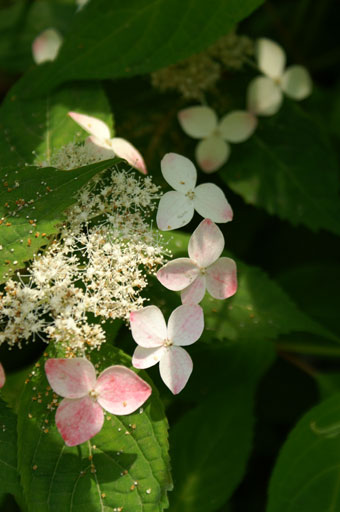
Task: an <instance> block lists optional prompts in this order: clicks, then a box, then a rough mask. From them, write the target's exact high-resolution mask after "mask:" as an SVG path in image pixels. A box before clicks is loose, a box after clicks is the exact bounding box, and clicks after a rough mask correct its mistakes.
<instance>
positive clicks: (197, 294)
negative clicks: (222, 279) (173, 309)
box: [181, 275, 206, 304]
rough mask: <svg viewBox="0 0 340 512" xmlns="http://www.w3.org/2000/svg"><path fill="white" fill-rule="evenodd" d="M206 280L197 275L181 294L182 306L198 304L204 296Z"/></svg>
mask: <svg viewBox="0 0 340 512" xmlns="http://www.w3.org/2000/svg"><path fill="white" fill-rule="evenodd" d="M205 288H206V278H205V276H202V275H199V276H198V277H197V279H195V281H194V282H193V283H192V284H191V285H190V286H188V288H185V290H183V291H182V293H181V301H182V304H198V303H199V302H201V300H202V299H203V297H204V295H205Z"/></svg>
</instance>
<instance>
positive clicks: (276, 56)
mask: <svg viewBox="0 0 340 512" xmlns="http://www.w3.org/2000/svg"><path fill="white" fill-rule="evenodd" d="M255 56H256V60H257V65H258V67H259V69H260V70H261V71H262V73H264V74H265V75H267V76H269V77H270V78H274V79H277V78H280V77H281V76H282V74H283V71H284V69H285V66H286V55H285V52H284V51H283V48H281V46H280V45H279V44H277V43H275V42H274V41H271V40H270V39H266V38H261V39H258V40H257V41H256V48H255Z"/></svg>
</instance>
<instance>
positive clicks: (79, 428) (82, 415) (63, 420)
mask: <svg viewBox="0 0 340 512" xmlns="http://www.w3.org/2000/svg"><path fill="white" fill-rule="evenodd" d="M103 423H104V413H103V409H102V408H101V406H100V405H99V404H98V403H97V402H95V401H94V400H93V399H92V398H90V397H89V396H84V397H83V398H79V399H75V400H72V399H69V398H64V400H62V401H61V403H60V404H59V406H58V409H57V412H56V425H57V428H58V430H59V432H60V434H61V436H62V438H63V439H64V441H65V443H66V444H67V446H76V445H78V444H81V443H84V442H85V441H88V440H89V439H91V437H93V436H95V435H96V434H98V432H99V431H100V430H101V428H102V426H103Z"/></svg>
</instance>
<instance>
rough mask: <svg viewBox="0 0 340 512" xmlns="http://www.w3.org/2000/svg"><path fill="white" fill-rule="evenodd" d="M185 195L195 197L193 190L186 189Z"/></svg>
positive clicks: (190, 197)
mask: <svg viewBox="0 0 340 512" xmlns="http://www.w3.org/2000/svg"><path fill="white" fill-rule="evenodd" d="M185 195H186V197H188V198H189V199H191V200H193V199H195V192H194V191H193V190H188V192H187V193H186V194H185Z"/></svg>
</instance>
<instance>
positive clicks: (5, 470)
mask: <svg viewBox="0 0 340 512" xmlns="http://www.w3.org/2000/svg"><path fill="white" fill-rule="evenodd" d="M0 482H1V487H0V489H1V491H0V493H4V494H6V493H9V494H13V495H14V496H15V497H16V498H17V499H19V500H20V498H21V487H20V481H19V475H18V472H17V417H16V415H15V414H14V412H13V411H12V410H11V409H9V407H8V406H7V405H6V403H5V402H3V400H2V399H1V398H0ZM0 500H1V497H0Z"/></svg>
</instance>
